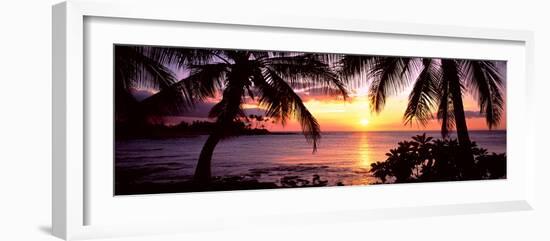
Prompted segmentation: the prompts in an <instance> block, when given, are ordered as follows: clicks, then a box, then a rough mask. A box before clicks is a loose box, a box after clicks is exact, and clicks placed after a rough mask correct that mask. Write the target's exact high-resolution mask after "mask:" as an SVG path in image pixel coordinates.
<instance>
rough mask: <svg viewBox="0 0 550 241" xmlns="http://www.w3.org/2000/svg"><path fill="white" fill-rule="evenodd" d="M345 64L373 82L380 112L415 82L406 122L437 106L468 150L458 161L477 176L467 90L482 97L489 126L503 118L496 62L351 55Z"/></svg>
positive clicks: (444, 129)
mask: <svg viewBox="0 0 550 241" xmlns="http://www.w3.org/2000/svg"><path fill="white" fill-rule="evenodd" d="M340 65H341V66H342V70H341V73H342V75H343V76H347V78H355V79H358V78H357V77H361V76H363V77H365V78H362V79H368V80H370V81H371V83H370V88H369V94H368V96H369V101H370V106H371V111H373V112H377V113H378V112H380V111H381V110H382V109H383V107H384V104H385V102H386V99H387V97H388V96H389V95H393V94H398V93H399V92H401V91H403V90H404V89H405V88H406V87H407V86H408V85H409V84H410V83H411V82H413V89H412V91H411V93H410V94H409V102H408V105H407V108H406V110H405V113H404V116H403V119H404V122H405V124H412V123H413V121H415V120H416V122H417V123H418V124H420V125H423V126H424V125H426V124H427V122H428V121H429V120H430V119H433V114H432V113H434V111H435V112H436V113H437V114H436V115H437V118H438V119H439V120H440V122H441V134H442V136H443V137H447V136H448V134H449V131H450V130H452V129H453V127H455V126H456V131H457V136H458V142H459V144H460V147H461V149H462V151H461V152H459V153H457V154H458V155H459V156H460V159H461V160H463V161H462V162H460V163H457V164H458V165H459V166H461V168H463V169H465V170H466V172H467V173H466V174H465V177H464V178H465V179H469V178H475V177H476V173H475V170H473V166H474V162H475V160H474V155H473V153H472V151H471V148H470V146H471V145H472V144H471V140H470V137H469V133H468V127H467V124H466V115H465V112H464V104H463V98H462V95H463V93H464V91H469V92H470V93H471V94H472V95H473V96H474V98H476V99H477V103H478V105H479V108H480V113H482V114H483V115H484V116H485V120H486V122H487V126H488V127H489V129H491V128H494V127H496V126H497V125H498V124H499V123H500V120H501V118H502V115H503V111H504V97H503V94H502V88H503V87H502V85H503V82H504V80H503V78H504V77H503V76H502V74H501V73H500V72H499V71H498V68H497V67H496V64H495V62H494V61H485V60H460V59H433V58H412V57H382V56H355V55H346V56H344V57H343V58H342V60H341V61H340ZM359 79H361V78H359Z"/></svg>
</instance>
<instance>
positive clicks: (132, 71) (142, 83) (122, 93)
mask: <svg viewBox="0 0 550 241" xmlns="http://www.w3.org/2000/svg"><path fill="white" fill-rule="evenodd" d="M165 51H167V50H165ZM114 52H115V53H114V65H115V68H114V90H115V115H116V116H115V118H116V119H117V120H124V121H126V122H130V123H131V124H133V125H136V124H137V125H141V124H145V123H146V122H147V119H148V118H149V117H151V116H152V115H155V114H162V113H168V112H176V109H177V111H181V110H182V109H187V108H188V107H189V106H190V105H191V104H192V100H191V99H190V98H189V95H188V93H186V92H174V91H171V88H170V87H171V86H172V85H173V84H175V83H176V82H177V79H176V77H175V74H174V73H173V72H172V70H171V69H169V68H168V67H166V66H167V65H169V64H173V62H174V60H172V59H167V58H163V55H160V54H159V51H158V50H155V48H153V47H147V46H131V45H116V46H115V47H114ZM140 88H148V89H152V90H156V91H159V93H160V92H162V94H159V93H157V94H154V95H151V96H149V97H147V98H145V99H144V100H139V99H137V98H136V97H135V96H134V95H133V94H132V92H133V91H134V90H135V89H140ZM165 92H171V95H170V96H169V97H170V98H163V97H164V96H166V93H165Z"/></svg>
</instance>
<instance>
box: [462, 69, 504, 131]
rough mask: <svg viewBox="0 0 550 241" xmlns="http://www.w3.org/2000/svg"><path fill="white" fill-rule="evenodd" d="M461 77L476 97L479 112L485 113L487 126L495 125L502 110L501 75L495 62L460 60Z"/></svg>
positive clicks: (492, 126) (500, 116)
mask: <svg viewBox="0 0 550 241" xmlns="http://www.w3.org/2000/svg"><path fill="white" fill-rule="evenodd" d="M460 67H461V68H460V70H461V79H463V80H465V82H466V85H467V87H468V89H469V90H470V93H471V94H472V96H474V98H476V99H477V102H478V105H479V108H480V113H482V114H484V115H485V120H486V122H487V126H488V127H489V128H490V129H491V128H494V127H496V126H497V125H498V124H499V123H500V120H501V118H502V113H503V111H504V98H503V95H502V85H503V79H504V78H503V76H502V75H501V73H499V71H498V69H497V67H496V65H495V62H493V61H482V60H463V61H460Z"/></svg>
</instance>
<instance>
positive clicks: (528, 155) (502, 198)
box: [52, 0, 537, 240]
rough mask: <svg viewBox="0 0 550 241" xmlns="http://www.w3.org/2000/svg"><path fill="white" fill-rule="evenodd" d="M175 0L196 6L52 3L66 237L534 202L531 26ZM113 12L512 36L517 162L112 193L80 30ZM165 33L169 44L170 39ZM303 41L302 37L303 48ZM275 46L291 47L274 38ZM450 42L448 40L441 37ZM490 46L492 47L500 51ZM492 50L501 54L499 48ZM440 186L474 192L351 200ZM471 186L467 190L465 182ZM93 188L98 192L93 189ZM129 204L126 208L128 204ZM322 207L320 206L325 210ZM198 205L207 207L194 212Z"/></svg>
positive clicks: (223, 22)
mask: <svg viewBox="0 0 550 241" xmlns="http://www.w3.org/2000/svg"><path fill="white" fill-rule="evenodd" d="M181 8H187V9H193V4H192V3H182V2H179V1H167V0H162V1H150V2H131V1H130V2H125V1H86V0H72V1H67V2H64V3H60V4H58V5H55V6H54V7H53V14H52V16H53V20H52V22H53V34H52V35H53V56H52V58H53V70H52V73H53V114H52V116H53V150H52V153H53V166H52V177H53V180H52V189H53V193H52V203H53V207H52V217H53V218H52V226H53V234H54V235H55V236H58V237H60V238H63V239H67V240H68V239H84V238H94V237H112V236H121V235H139V234H157V233H175V232H192V231H197V230H205V229H206V230H207V229H212V228H225V227H231V226H239V225H267V224H270V225H271V224H281V225H283V224H285V225H291V224H299V223H301V222H313V223H319V222H341V221H345V220H367V219H384V218H399V217H421V216H432V215H451V214H466V213H482V212H496V211H514V210H530V209H532V208H533V202H534V180H535V178H534V176H535V169H534V167H535V162H536V161H537V160H536V157H535V156H534V154H533V153H534V151H533V148H534V146H535V145H534V139H535V138H534V129H533V128H534V125H532V123H530V120H529V119H528V118H524V117H525V116H530V113H531V112H532V111H533V110H531V108H521V106H530V105H525V104H526V103H532V100H531V97H532V95H531V94H530V93H532V91H533V90H532V89H531V88H532V87H531V84H532V73H533V67H532V66H533V34H532V33H531V32H528V31H518V30H497V29H482V28H466V27H456V26H438V25H421V24H410V23H390V22H365V21H357V20H351V19H330V18H300V17H299V16H285V15H284V14H265V13H262V15H261V16H260V15H258V16H255V15H253V14H251V15H236V14H235V15H232V14H231V13H229V12H228V13H226V14H225V15H209V14H207V13H206V12H205V11H201V10H200V9H196V11H186V14H185V15H182V14H181V12H180V11H178V9H181ZM94 19H107V21H103V22H102V23H100V24H99V25H94V26H99V27H94V28H93V29H91V30H90V29H89V28H86V24H87V22H86V21H89V20H94ZM109 19H111V20H113V19H114V21H115V22H116V21H118V22H120V23H122V24H121V25H120V26H117V28H119V29H120V28H125V26H126V25H124V24H125V23H131V24H134V25H135V24H143V23H145V22H153V24H151V25H149V28H150V30H151V31H153V30H155V28H161V27H162V26H163V25H172V26H175V25H178V24H183V25H185V24H187V25H193V24H206V25H207V26H215V27H216V28H217V27H220V28H223V29H226V30H229V31H232V29H233V30H234V31H244V30H243V29H245V30H246V31H248V30H247V29H249V28H250V29H252V30H251V31H249V32H252V33H254V32H257V31H263V32H266V33H269V32H270V31H271V32H273V31H274V30H277V33H284V32H285V31H290V32H292V31H295V32H296V31H298V32H300V33H302V32H303V33H305V34H307V33H311V32H315V34H316V35H319V36H323V35H331V36H332V35H334V36H336V37H338V36H339V35H346V34H359V35H361V36H362V34H367V35H368V34H371V35H377V36H378V35H380V36H382V35H383V36H389V37H391V38H395V39H399V38H413V39H414V38H421V39H427V40H426V41H431V40H434V41H449V43H447V44H450V45H452V44H455V45H457V44H458V45H459V44H461V43H462V42H464V43H465V44H468V43H470V42H475V43H477V44H478V45H480V46H481V45H483V46H489V47H487V49H491V47H490V46H494V45H495V43H500V44H502V46H508V45H509V46H511V47H510V48H509V50H507V51H508V52H510V55H509V57H507V56H508V55H502V56H503V57H502V59H504V60H508V61H512V62H513V63H515V64H514V65H513V66H515V67H514V68H515V69H516V70H517V71H512V72H513V73H512V75H514V76H518V78H516V79H518V80H517V81H516V82H513V83H509V84H510V85H511V86H510V87H509V88H507V90H508V99H509V100H511V101H510V102H509V104H508V109H509V111H508V116H507V117H508V120H509V125H508V129H509V132H508V140H509V141H508V145H509V148H510V147H512V148H513V149H512V150H510V149H509V151H512V152H510V153H509V155H508V158H509V159H511V160H512V164H513V165H512V166H510V168H513V169H511V170H510V171H511V172H512V173H513V174H514V175H511V177H509V178H508V179H507V180H503V181H494V182H486V183H481V182H477V181H468V182H460V183H438V184H435V185H433V184H430V183H425V184H410V185H409V184H407V185H395V186H391V187H390V185H381V186H372V187H346V188H338V187H336V188H324V189H323V188H321V189H319V188H313V189H307V190H304V189H300V190H267V191H239V192H213V193H200V194H193V193H189V194H173V195H160V196H159V195H151V196H140V197H127V198H119V197H117V198H114V197H113V196H112V195H111V196H107V195H106V194H101V193H102V192H101V190H99V191H94V190H98V189H101V187H104V185H106V184H95V183H98V182H97V180H98V179H94V175H101V174H103V175H111V174H109V173H108V171H101V170H100V171H98V172H95V174H90V173H88V172H89V171H90V169H93V168H96V169H97V168H101V166H97V165H96V163H95V162H91V161H92V160H88V159H87V158H89V156H90V154H91V153H90V149H89V147H90V146H89V143H88V141H90V142H94V140H89V139H87V138H88V137H87V136H89V135H90V131H91V129H89V128H92V129H93V127H90V121H92V120H93V118H98V117H99V118H101V117H102V116H101V115H93V113H95V112H93V109H94V107H93V104H92V106H91V104H90V103H89V101H90V99H88V98H92V99H93V98H94V93H89V91H92V90H93V89H96V87H94V86H90V85H88V84H87V82H86V81H85V80H86V78H90V77H89V76H87V73H86V68H96V67H95V65H94V64H93V63H94V61H90V63H88V62H87V56H86V54H89V53H90V52H89V49H88V50H87V49H86V48H87V47H90V48H95V47H94V46H95V45H93V44H92V45H91V46H89V45H87V44H86V41H87V40H90V39H87V38H86V35H87V34H88V35H90V34H96V33H98V35H95V36H96V37H101V36H105V37H113V36H107V35H105V33H107V32H105V31H103V30H102V29H101V26H100V25H101V24H104V25H105V24H114V25H116V24H117V23H112V22H109V21H110V20H109ZM136 21H137V22H136ZM91 24H95V23H91ZM206 25H205V26H206ZM159 26H160V27H159ZM178 26H179V25H178ZM206 29H207V28H206ZM239 29H240V30H239ZM204 31H206V30H204ZM101 34H103V35H101ZM127 36H135V33H134V35H132V34H130V32H128V35H127ZM306 38H307V37H306ZM92 39H93V40H94V41H95V40H97V41H107V42H109V41H120V40H116V39H115V40H114V39H109V38H106V39H104V40H101V39H102V38H97V39H95V38H93V37H92ZM128 41H132V40H131V39H126V41H125V43H128ZM143 41H145V40H143ZM453 41H454V42H453ZM239 42H241V41H239ZM146 43H149V44H159V43H151V42H146ZM162 43H164V44H167V45H170V44H174V43H171V42H162ZM195 44H196V43H195ZM213 44H216V43H210V44H207V45H209V46H210V47H214V46H212V45H213ZM220 44H221V45H223V44H227V43H220ZM233 44H234V45H232V47H235V46H237V47H238V43H233ZM242 44H245V43H242ZM458 45H457V46H458ZM266 46H268V45H266ZM266 46H258V48H262V47H264V48H265V47H266ZM273 46H275V44H274V45H273ZM304 46H305V45H302V48H304ZM215 47H221V46H215ZM276 48H289V47H288V46H286V47H285V45H277V47H276ZM312 48H315V47H314V46H313V47H312ZM503 48H504V47H503ZM447 49H450V48H448V47H447ZM493 49H494V50H498V48H497V47H494V48H493ZM287 50H293V49H287ZM313 50H315V49H313ZM494 50H493V52H498V51H494ZM342 51H344V50H342ZM349 51H353V50H349ZM426 51H427V50H426ZM489 51H490V50H489ZM504 52H506V51H504ZM424 53H425V54H426V53H428V52H424ZM386 54H388V52H386ZM96 55H97V54H96ZM447 55H448V56H453V55H454V54H453V51H451V50H449V51H448V54H447ZM481 55H482V54H481ZM481 55H471V56H470V57H480V58H483V56H481ZM460 56H462V55H460ZM494 56H498V54H495V55H494ZM508 58H510V59H508ZM520 60H521V61H520ZM107 72H108V71H107ZM92 92H93V91H92ZM96 94H97V92H96ZM96 99H97V98H96ZM512 101H513V102H512ZM91 113H92V114H91ZM103 117H104V116H103ZM104 119H105V118H104ZM111 120H112V119H111ZM92 126H93V125H92ZM512 128H513V129H512ZM96 141H97V140H96ZM111 141H112V140H111ZM94 153H95V154H94V155H96V156H97V155H99V156H101V155H102V154H108V153H103V152H94ZM98 153H99V154H98ZM92 156H93V155H92ZM516 174H517V175H516ZM106 182H108V181H106ZM102 185H103V186H102ZM111 185H112V184H111ZM411 185H413V186H411ZM443 185H446V186H443ZM444 188H450V189H451V190H454V191H456V193H457V194H456V195H459V194H462V193H472V194H470V196H468V195H466V196H464V195H462V196H461V197H462V198H456V197H454V196H453V195H452V194H450V195H448V197H446V198H447V199H445V198H442V199H441V200H435V201H434V200H430V201H423V200H421V199H414V198H413V200H410V201H392V200H388V199H387V198H386V199H384V198H379V199H376V200H371V201H369V202H370V204H369V205H368V207H366V208H361V203H359V202H358V201H357V200H361V199H362V198H364V197H366V195H367V196H368V195H371V197H372V193H382V192H386V194H383V195H382V194H381V195H382V196H384V195H385V197H398V196H396V195H407V194H411V193H425V194H426V195H433V193H435V192H437V191H438V190H443V189H444ZM468 190H473V191H470V192H468ZM487 190H493V191H492V192H494V193H493V194H491V195H488V194H486V193H484V192H486V191H487ZM98 193H99V194H98ZM400 193H401V194H400ZM430 193H431V194H430ZM474 193H475V196H474ZM96 194H97V195H96ZM98 195H103V196H102V197H97V196H98ZM329 195H330V196H333V197H332V198H333V199H332V200H331V201H341V200H344V198H345V200H355V201H350V203H348V205H345V206H346V207H341V206H342V205H339V206H340V207H339V206H338V205H332V206H331V205H330V204H327V203H324V202H321V203H320V204H318V205H307V206H306V205H305V204H304V203H305V202H306V201H308V199H319V200H325V199H326V197H327V196H329ZM334 196H335V197H334ZM281 197H294V198H297V199H299V200H304V203H300V202H298V203H297V204H296V203H290V202H285V201H282V200H279V199H283V198H281ZM337 197H339V198H337ZM453 198H455V199H453ZM219 199H223V200H224V202H226V203H228V204H229V205H233V206H232V209H231V210H229V211H224V210H221V209H215V208H214V209H213V210H212V211H210V212H208V211H206V213H205V212H204V211H200V210H201V209H200V208H196V206H195V208H194V209H195V212H192V211H193V210H182V211H181V212H183V211H185V212H186V213H187V214H188V217H186V218H182V217H181V212H178V211H174V212H172V213H164V214H163V215H162V216H159V215H156V214H155V212H153V210H148V207H149V209H150V207H153V206H166V207H174V206H176V205H178V204H182V203H185V202H187V203H186V204H188V205H194V204H198V205H204V206H203V207H211V206H212V205H215V203H216V201H217V200H219ZM243 200H253V201H254V202H262V201H265V202H267V203H270V204H273V202H274V201H273V200H278V201H280V202H279V205H280V206H278V207H273V206H271V207H270V208H268V209H267V210H266V209H265V208H264V207H262V206H258V205H254V204H253V203H251V202H252V201H248V202H250V203H247V201H243ZM453 200H454V201H453ZM243 202H244V203H243ZM91 203H95V204H91ZM321 205H325V206H321ZM182 206H183V205H182ZM125 207H127V208H126V209H125ZM136 207H141V209H142V210H140V211H142V214H143V216H145V217H147V219H149V220H151V221H150V222H146V221H144V220H143V219H142V218H140V217H136V216H133V217H131V218H128V217H127V216H128V215H130V216H131V215H132V213H130V212H131V211H132V210H135V208H136ZM321 207H325V208H323V210H321ZM157 211H158V210H157ZM214 211H217V213H216V214H215V213H214ZM125 215H126V218H125V219H123V218H122V217H124V216H125ZM134 215H135V213H134ZM200 215H206V216H205V217H200ZM90 216H95V217H100V218H98V219H97V220H98V221H97V222H96V221H93V220H92V221H90ZM328 216H330V217H331V218H330V219H329V220H327V219H326V218H323V217H328ZM224 218H226V219H224ZM106 219H112V220H113V222H107V221H106ZM129 219H133V220H129ZM191 220H193V222H191ZM212 220H219V221H212ZM228 220H231V223H230V224H229V222H227V221H228ZM322 220H326V221H322ZM122 223H124V224H122ZM175 223H176V224H175Z"/></svg>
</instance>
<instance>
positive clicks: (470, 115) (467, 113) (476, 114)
mask: <svg viewBox="0 0 550 241" xmlns="http://www.w3.org/2000/svg"><path fill="white" fill-rule="evenodd" d="M464 115H465V116H466V118H467V119H469V118H483V117H485V115H483V114H482V113H481V112H479V111H472V110H465V111H464Z"/></svg>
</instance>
